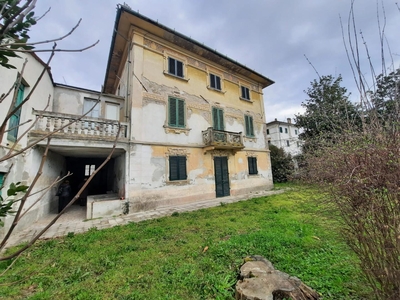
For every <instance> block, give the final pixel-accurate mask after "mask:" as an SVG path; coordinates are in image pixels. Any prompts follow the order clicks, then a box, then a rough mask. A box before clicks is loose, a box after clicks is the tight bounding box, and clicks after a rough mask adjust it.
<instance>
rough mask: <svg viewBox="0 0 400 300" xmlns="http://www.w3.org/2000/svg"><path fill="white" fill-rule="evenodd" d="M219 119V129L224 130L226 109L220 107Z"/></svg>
mask: <svg viewBox="0 0 400 300" xmlns="http://www.w3.org/2000/svg"><path fill="white" fill-rule="evenodd" d="M218 120H219V130H224V111H223V110H222V109H219V111H218Z"/></svg>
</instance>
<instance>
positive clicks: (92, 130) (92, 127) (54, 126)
mask: <svg viewBox="0 0 400 300" xmlns="http://www.w3.org/2000/svg"><path fill="white" fill-rule="evenodd" d="M33 114H34V115H35V116H36V117H39V120H38V122H37V123H36V124H35V127H34V129H32V131H31V132H30V135H31V136H39V135H44V134H48V133H51V132H53V131H56V130H58V129H59V128H61V127H63V126H65V125H67V124H68V123H69V122H71V121H75V120H77V119H78V118H79V117H80V116H79V115H70V114H62V113H55V112H48V111H38V110H34V111H33ZM118 124H121V130H120V133H119V138H120V139H126V134H127V129H128V123H123V122H118V121H115V120H108V119H100V118H89V117H83V118H82V119H80V120H77V121H76V122H74V123H72V124H70V125H68V126H66V127H65V128H64V129H62V130H60V131H58V132H57V133H55V134H54V135H52V137H53V138H68V139H85V140H89V139H94V140H108V141H109V140H114V139H115V138H116V136H117V133H118Z"/></svg>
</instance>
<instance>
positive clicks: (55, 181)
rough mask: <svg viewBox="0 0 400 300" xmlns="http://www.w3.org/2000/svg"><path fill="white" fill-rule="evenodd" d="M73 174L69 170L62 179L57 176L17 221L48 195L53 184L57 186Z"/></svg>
mask: <svg viewBox="0 0 400 300" xmlns="http://www.w3.org/2000/svg"><path fill="white" fill-rule="evenodd" d="M71 175H72V173H70V172H69V171H68V173H67V174H66V175H65V176H63V177H62V178H61V179H60V177H57V178H56V180H54V181H53V183H52V184H51V185H49V186H47V187H46V188H44V189H42V190H41V191H40V192H43V191H44V193H43V194H42V195H41V196H40V197H39V198H38V199H37V200H36V201H35V202H33V203H32V205H31V206H29V207H28V208H27V209H26V210H25V211H24V212H23V213H22V214H21V216H20V217H19V218H18V220H17V221H18V222H19V221H20V220H21V219H22V218H23V217H24V215H25V214H26V213H28V212H29V211H30V210H31V209H32V207H34V206H35V205H36V204H37V203H38V202H39V201H40V200H42V198H43V197H44V196H45V195H46V193H47V192H48V191H49V190H50V189H51V188H52V187H53V186H55V185H56V184H57V183H59V182H61V181H63V180H64V179H65V178H68V177H69V176H71ZM37 193H39V192H36V193H31V194H30V195H29V196H28V197H30V196H33V195H35V194H37Z"/></svg>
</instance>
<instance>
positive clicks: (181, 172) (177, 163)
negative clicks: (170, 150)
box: [169, 156, 187, 181]
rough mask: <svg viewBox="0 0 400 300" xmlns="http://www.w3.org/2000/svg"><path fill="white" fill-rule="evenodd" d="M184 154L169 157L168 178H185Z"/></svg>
mask: <svg viewBox="0 0 400 300" xmlns="http://www.w3.org/2000/svg"><path fill="white" fill-rule="evenodd" d="M186 179H187V173H186V156H170V157H169V180H170V181H174V180H186Z"/></svg>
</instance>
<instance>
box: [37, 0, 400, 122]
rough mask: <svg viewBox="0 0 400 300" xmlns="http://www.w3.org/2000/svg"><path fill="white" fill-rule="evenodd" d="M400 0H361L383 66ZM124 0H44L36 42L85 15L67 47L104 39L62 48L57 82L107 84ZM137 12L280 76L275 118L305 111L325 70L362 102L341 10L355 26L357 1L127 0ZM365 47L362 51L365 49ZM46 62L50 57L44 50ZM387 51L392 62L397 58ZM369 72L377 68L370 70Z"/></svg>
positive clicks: (393, 43) (395, 49) (397, 24)
mask: <svg viewBox="0 0 400 300" xmlns="http://www.w3.org/2000/svg"><path fill="white" fill-rule="evenodd" d="M395 2H396V0H383V1H376V0H356V1H355V17H356V22H357V32H359V31H360V30H362V32H363V35H364V38H365V40H366V43H367V45H368V48H369V51H370V55H371V57H372V58H373V59H374V63H375V64H376V68H377V70H378V71H377V73H378V74H379V73H380V71H379V70H381V69H380V68H381V67H380V65H379V60H380V56H379V52H380V46H379V30H378V22H377V10H378V8H379V10H380V16H381V19H380V22H381V26H382V25H383V23H384V19H385V18H383V14H382V9H381V6H382V3H383V4H384V7H385V15H386V29H385V33H386V36H387V40H388V42H389V45H390V49H391V50H390V52H391V54H392V55H393V56H392V57H393V60H394V65H395V67H396V68H398V67H399V66H400V38H399V30H400V11H399V10H398V8H397V6H396V4H395ZM118 3H119V2H114V1H112V0H38V4H37V6H36V9H35V14H36V15H37V16H39V15H41V14H42V13H44V12H45V11H46V10H47V9H48V8H49V7H51V11H50V12H49V13H48V14H47V16H46V17H45V18H43V19H42V20H40V22H39V23H38V24H37V25H35V26H34V27H33V29H32V31H31V34H30V36H31V41H39V40H47V39H50V38H56V37H59V36H61V35H64V34H65V33H67V32H68V31H69V30H70V29H71V28H72V27H73V26H74V25H75V24H76V23H77V22H78V20H79V19H80V18H82V22H81V25H80V26H79V28H78V29H77V30H76V32H74V34H73V35H72V36H70V37H68V38H67V39H66V40H63V41H61V42H59V47H60V48H64V49H77V48H82V47H84V46H87V45H89V44H91V43H93V42H95V41H97V40H100V43H99V44H98V45H97V46H96V47H94V48H92V49H90V50H87V51H85V52H83V53H57V54H56V56H55V58H54V59H53V61H52V63H51V68H52V74H53V77H54V80H55V82H57V83H63V84H68V85H72V86H78V87H83V88H87V89H92V90H98V91H99V90H100V89H101V85H102V84H103V82H104V75H105V70H106V64H107V59H108V54H109V49H110V42H111V37H112V31H113V27H114V22H115V16H116V6H117V4H118ZM125 3H126V4H128V5H129V6H130V7H131V8H132V10H134V11H139V13H140V14H142V15H145V16H146V17H148V18H150V19H153V20H158V22H159V23H161V24H163V25H165V26H167V27H170V28H172V29H175V30H176V31H178V32H180V33H182V34H184V35H187V36H190V37H191V38H192V39H195V40H197V41H199V42H202V43H204V44H205V45H206V46H208V47H210V48H213V49H216V50H217V51H218V52H220V53H222V54H225V55H227V56H228V57H230V58H232V59H234V60H237V61H238V62H240V63H241V64H244V65H246V66H248V67H250V68H251V69H254V70H255V71H257V72H258V73H261V74H263V75H264V76H266V77H268V78H270V79H272V80H273V81H275V84H273V85H272V86H270V87H268V88H266V89H264V102H265V107H266V120H267V122H269V121H272V120H274V119H275V118H277V119H278V120H286V118H293V117H294V114H297V113H299V112H302V111H303V109H302V107H301V103H302V102H303V101H305V99H307V95H306V94H305V93H304V90H306V89H307V88H308V87H309V86H310V82H311V81H313V80H314V79H316V78H317V77H318V75H317V74H316V72H315V70H314V69H313V67H312V66H311V65H310V64H309V62H308V61H307V60H306V58H305V55H306V56H307V57H308V59H309V60H310V61H311V63H312V64H313V66H314V67H315V68H316V70H317V71H318V73H319V74H320V75H321V76H322V75H330V74H332V75H334V76H338V75H339V74H341V75H342V77H343V86H345V87H347V89H348V90H349V91H350V92H352V97H351V99H352V100H353V101H357V95H356V90H355V88H354V79H353V75H352V73H351V69H350V66H349V63H348V60H347V56H346V52H345V49H344V45H343V39H342V31H341V25H340V16H341V18H342V21H343V23H344V27H345V30H347V23H348V22H347V20H348V15H349V11H350V3H351V2H350V0H264V1H262V0H126V1H125ZM364 52H365V51H364V50H363V47H361V54H362V55H363V56H365V55H364ZM40 56H41V57H42V59H44V60H46V57H47V56H48V55H42V54H41V55H40ZM389 58H390V57H389V56H387V60H388V66H390V64H392V63H391V62H390V59H389ZM363 72H364V74H365V75H367V76H368V75H369V70H368V69H367V68H365V70H364V71H363Z"/></svg>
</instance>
